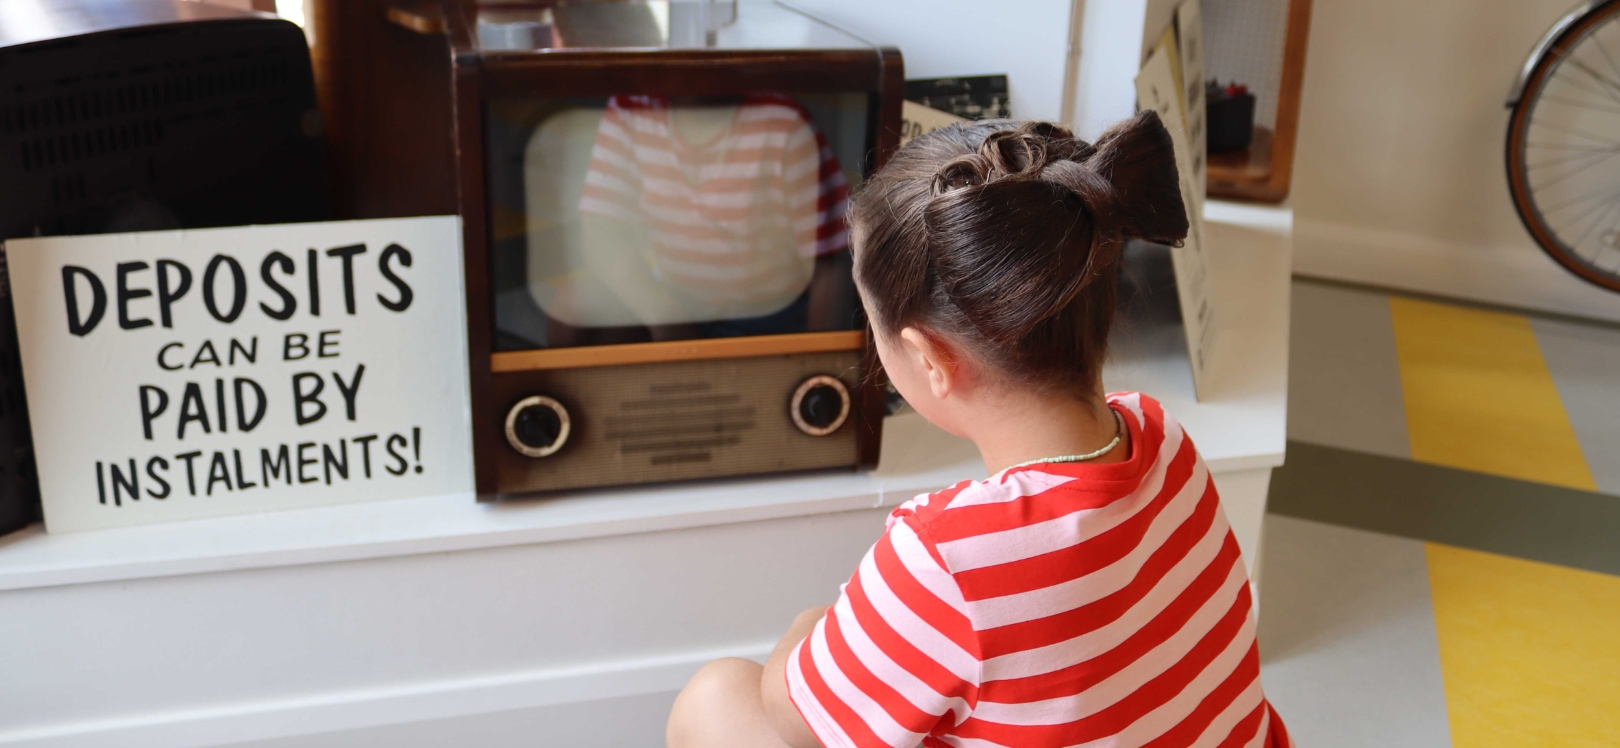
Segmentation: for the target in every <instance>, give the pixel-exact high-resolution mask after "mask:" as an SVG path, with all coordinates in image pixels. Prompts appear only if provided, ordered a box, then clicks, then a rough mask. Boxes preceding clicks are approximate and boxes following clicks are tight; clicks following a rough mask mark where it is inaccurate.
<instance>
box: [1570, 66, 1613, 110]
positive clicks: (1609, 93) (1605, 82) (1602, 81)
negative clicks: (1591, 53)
mask: <svg viewBox="0 0 1620 748" xmlns="http://www.w3.org/2000/svg"><path fill="white" fill-rule="evenodd" d="M1565 60H1566V61H1567V62H1569V63H1570V64H1571V65H1574V66H1575V69H1576V70H1579V71H1581V72H1583V73H1586V74H1587V75H1590V76H1592V79H1593V80H1595V81H1597V82H1598V85H1600V86H1602V87H1603V88H1604V89H1605V91H1604V96H1606V97H1607V98H1608V99H1609V100H1610V101H1612V102H1614V103H1616V104H1620V97H1617V96H1616V93H1617V92H1620V84H1617V83H1615V82H1614V81H1611V80H1609V79H1608V78H1605V77H1603V76H1602V75H1601V74H1599V73H1598V72H1597V71H1596V70H1593V69H1592V68H1590V67H1588V66H1587V64H1586V63H1585V62H1582V61H1581V60H1580V59H1579V58H1577V57H1575V56H1574V55H1570V56H1569V57H1566V58H1565Z"/></svg>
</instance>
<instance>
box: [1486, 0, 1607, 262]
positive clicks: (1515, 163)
mask: <svg viewBox="0 0 1620 748" xmlns="http://www.w3.org/2000/svg"><path fill="white" fill-rule="evenodd" d="M1507 170H1508V189H1509V191H1510V192H1511V193H1512V196H1513V206H1514V208H1516V209H1517V210H1518V212H1519V218H1520V219H1521V220H1523V221H1524V225H1525V228H1526V229H1528V230H1529V232H1530V235H1531V236H1532V237H1533V238H1534V239H1535V241H1536V243H1537V244H1539V245H1540V246H1541V248H1542V249H1543V250H1545V251H1546V252H1547V254H1548V255H1550V256H1552V258H1553V259H1554V260H1556V261H1557V262H1558V263H1559V264H1560V265H1563V266H1564V267H1565V268H1567V269H1568V270H1569V271H1570V272H1573V273H1575V274H1576V275H1578V276H1580V277H1581V278H1584V279H1585V280H1587V281H1590V282H1592V283H1595V284H1597V285H1599V286H1602V287H1604V288H1607V289H1609V290H1611V291H1620V0H1615V1H1611V2H1607V3H1603V4H1601V5H1598V6H1597V7H1594V8H1592V9H1590V10H1588V11H1587V12H1586V13H1585V14H1584V15H1582V16H1580V17H1579V18H1578V19H1575V20H1574V21H1573V22H1572V23H1569V24H1568V25H1567V27H1566V28H1565V29H1564V30H1563V31H1562V32H1561V33H1559V34H1558V36H1557V37H1556V38H1555V39H1554V40H1553V41H1552V43H1551V44H1549V45H1547V46H1546V47H1545V49H1543V51H1542V53H1541V55H1540V56H1539V58H1538V59H1536V60H1535V62H1534V67H1533V68H1531V70H1530V72H1529V73H1528V74H1527V75H1526V77H1525V79H1524V84H1523V87H1522V90H1521V94H1520V96H1519V98H1518V102H1517V103H1516V105H1515V106H1514V108H1513V116H1512V118H1511V119H1510V120H1509V122H1508V137H1507Z"/></svg>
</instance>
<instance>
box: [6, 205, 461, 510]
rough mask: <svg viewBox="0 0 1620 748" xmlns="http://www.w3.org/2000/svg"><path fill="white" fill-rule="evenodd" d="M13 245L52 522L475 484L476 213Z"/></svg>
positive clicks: (44, 495) (31, 405) (27, 379)
mask: <svg viewBox="0 0 1620 748" xmlns="http://www.w3.org/2000/svg"><path fill="white" fill-rule="evenodd" d="M5 252H6V256H7V259H8V260H9V264H10V272H11V281H12V291H13V295H14V297H15V305H16V316H17V333H18V343H19V350H20V352H21V358H22V365H23V380H24V385H25V387H26V389H27V399H28V412H29V419H30V423H31V428H32V430H33V437H34V453H35V456H36V462H37V465H38V470H39V485H40V494H41V499H42V501H43V504H44V510H45V524H46V529H47V530H49V531H51V532H63V531H75V530H88V529H96V528H106V527H117V526H122V525H134V524H145V523H151V522H168V521H175V520H184V519H194V518H200V517H212V516H219V515H228V514H244V513H249V512H261V511H269V510H276V509H286V508H293V507H309V506H319V505H325V504H340V503H349V502H357V501H371V500H376V499H390V498H405V497H411V496H424V495H431V494H442V493H452V492H462V491H471V490H473V478H472V450H471V443H472V440H471V429H470V406H469V401H468V392H467V325H466V319H465V317H466V315H465V308H466V307H465V304H464V298H465V297H464V293H465V292H464V289H463V284H462V267H461V228H460V221H459V220H458V219H457V218H456V217H454V216H445V217H433V218H405V219H389V220H375V221H344V222H332V223H308V224H286V225H275V226H247V227H241V228H225V229H203V230H189V231H158V232H147V233H134V234H107V235H99V236H82V237H46V238H35V239H13V240H10V241H7V242H6V244H5Z"/></svg>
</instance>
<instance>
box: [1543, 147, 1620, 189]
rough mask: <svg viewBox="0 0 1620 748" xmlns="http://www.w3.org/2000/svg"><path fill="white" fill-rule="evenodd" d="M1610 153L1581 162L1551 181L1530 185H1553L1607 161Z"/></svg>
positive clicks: (1545, 186) (1546, 186) (1544, 187)
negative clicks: (1584, 162) (1573, 168)
mask: <svg viewBox="0 0 1620 748" xmlns="http://www.w3.org/2000/svg"><path fill="white" fill-rule="evenodd" d="M1612 155H1614V154H1612V153H1611V154H1608V155H1605V156H1602V157H1600V158H1597V159H1595V160H1593V161H1591V162H1590V163H1586V164H1582V165H1581V166H1580V167H1579V168H1577V169H1575V170H1574V171H1571V172H1568V173H1566V174H1564V175H1563V176H1561V177H1558V178H1557V179H1553V180H1551V181H1546V182H1541V183H1539V184H1535V185H1532V187H1534V188H1535V189H1536V190H1544V189H1547V188H1548V187H1551V186H1553V185H1555V184H1558V183H1559V182H1562V181H1564V180H1566V179H1569V178H1570V177H1573V176H1575V175H1576V174H1580V173H1582V172H1584V171H1586V170H1588V169H1591V168H1592V167H1594V166H1597V165H1598V164H1601V163H1603V162H1604V161H1607V160H1608V159H1609V156H1612ZM1525 176H1526V178H1528V177H1529V174H1528V173H1526V175H1525Z"/></svg>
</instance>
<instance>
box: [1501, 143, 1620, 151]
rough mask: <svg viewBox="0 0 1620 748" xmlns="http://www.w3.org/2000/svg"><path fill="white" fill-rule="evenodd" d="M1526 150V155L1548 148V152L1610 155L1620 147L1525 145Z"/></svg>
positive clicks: (1558, 144) (1553, 144) (1550, 144)
mask: <svg viewBox="0 0 1620 748" xmlns="http://www.w3.org/2000/svg"><path fill="white" fill-rule="evenodd" d="M1524 148H1525V152H1526V153H1529V151H1530V149H1531V148H1546V149H1548V150H1555V151H1587V152H1589V153H1608V152H1609V151H1612V150H1614V148H1620V145H1616V146H1614V147H1613V148H1599V147H1597V146H1595V145H1569V144H1567V143H1525V144H1524Z"/></svg>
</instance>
